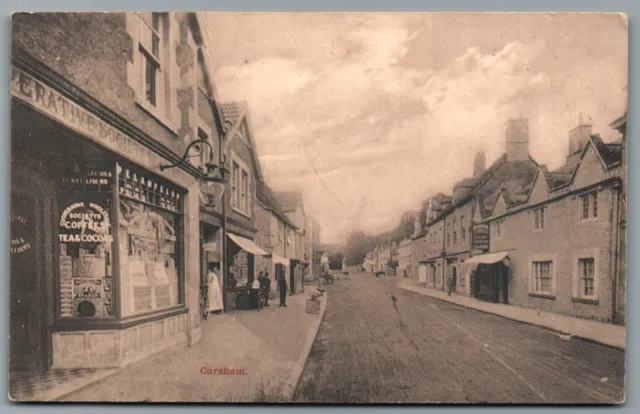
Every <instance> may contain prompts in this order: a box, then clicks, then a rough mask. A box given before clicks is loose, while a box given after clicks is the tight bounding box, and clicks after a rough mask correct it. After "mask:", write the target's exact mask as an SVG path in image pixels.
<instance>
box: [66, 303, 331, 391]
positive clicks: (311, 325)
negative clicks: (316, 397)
mask: <svg viewBox="0 0 640 414" xmlns="http://www.w3.org/2000/svg"><path fill="white" fill-rule="evenodd" d="M308 298H309V294H308V293H307V292H305V293H303V294H300V295H296V296H289V297H288V298H287V305H288V307H287V308H280V307H278V302H277V301H276V302H273V304H271V306H269V307H268V308H264V309H263V310H262V311H260V312H258V311H255V310H253V311H238V312H232V313H228V314H223V315H212V316H211V317H210V318H209V319H208V320H206V321H203V322H202V323H203V326H202V339H201V340H200V341H199V342H198V343H197V344H196V345H194V346H192V347H181V348H177V349H172V350H170V351H168V352H166V353H163V354H159V355H157V356H153V357H150V358H147V359H145V360H143V361H140V362H137V363H135V364H132V365H130V366H128V367H125V368H124V369H122V370H121V371H120V372H118V373H116V374H115V375H112V376H110V377H109V378H107V379H104V380H102V381H99V382H97V383H95V384H92V385H90V386H88V387H85V388H83V389H81V390H78V391H76V392H74V393H71V394H69V395H67V396H66V397H63V398H61V399H59V401H96V402H106V401H110V402H286V401H289V400H290V398H291V395H292V394H293V391H294V390H295V387H296V385H297V382H298V380H299V378H300V375H301V373H302V369H303V368H304V364H305V362H306V359H307V357H308V355H309V352H310V350H311V346H312V344H313V341H314V339H315V336H316V334H317V332H318V329H319V327H320V322H321V321H322V316H323V314H324V310H325V307H326V301H327V297H326V295H325V296H324V297H322V298H321V299H320V300H321V308H320V314H319V315H314V314H307V313H306V312H305V307H306V301H307V299H308ZM214 369H215V370H216V373H215V374H214V373H213V370H214ZM225 369H226V370H227V372H230V371H231V370H235V371H236V372H237V371H238V370H244V373H243V374H241V375H237V374H236V375H228V374H223V375H220V374H219V373H218V372H219V371H218V370H220V371H222V372H225V371H224V370H225Z"/></svg>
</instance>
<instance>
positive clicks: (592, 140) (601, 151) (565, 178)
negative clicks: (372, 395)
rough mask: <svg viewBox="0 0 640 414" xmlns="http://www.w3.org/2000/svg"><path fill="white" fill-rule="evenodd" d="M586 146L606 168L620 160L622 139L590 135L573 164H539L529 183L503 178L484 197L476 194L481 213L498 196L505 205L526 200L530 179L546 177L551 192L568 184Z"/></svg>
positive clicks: (571, 180)
mask: <svg viewBox="0 0 640 414" xmlns="http://www.w3.org/2000/svg"><path fill="white" fill-rule="evenodd" d="M589 146H593V148H594V149H595V151H596V154H597V155H598V158H599V159H600V161H601V162H602V165H603V167H604V168H605V169H607V170H608V169H611V168H614V167H616V166H618V165H619V164H620V162H621V160H622V143H621V142H613V143H604V142H603V141H602V139H601V138H600V136H598V135H591V136H590V137H589V140H588V141H587V144H586V145H585V146H584V147H583V149H582V151H581V153H580V159H579V160H578V163H577V164H576V165H575V167H572V166H570V165H568V164H565V165H563V166H562V167H560V168H557V169H556V170H554V171H549V170H548V169H547V167H546V166H544V165H541V166H539V168H538V171H537V173H536V175H535V176H534V179H533V180H532V181H531V182H529V183H528V184H525V183H524V182H523V181H522V180H520V181H518V180H515V181H513V182H505V183H503V184H502V185H501V186H500V188H499V189H498V190H496V191H494V192H493V193H491V194H490V195H488V196H486V197H478V201H479V205H480V207H481V208H482V210H481V214H482V216H483V217H484V216H488V215H490V214H491V213H492V210H493V208H494V207H495V203H496V202H497V199H498V197H500V196H502V198H503V200H504V201H505V203H506V204H507V208H510V207H513V206H515V205H517V204H521V203H524V202H526V201H527V200H528V199H529V196H530V195H531V191H533V183H534V182H535V180H536V179H538V178H543V179H544V180H545V182H546V184H547V188H548V191H549V192H554V191H556V190H558V189H561V188H563V187H566V186H568V185H570V184H571V183H572V182H573V180H574V178H575V176H576V173H577V171H578V169H579V168H580V164H581V163H582V160H583V159H584V156H585V154H586V152H587V151H588V148H589ZM519 184H520V185H519Z"/></svg>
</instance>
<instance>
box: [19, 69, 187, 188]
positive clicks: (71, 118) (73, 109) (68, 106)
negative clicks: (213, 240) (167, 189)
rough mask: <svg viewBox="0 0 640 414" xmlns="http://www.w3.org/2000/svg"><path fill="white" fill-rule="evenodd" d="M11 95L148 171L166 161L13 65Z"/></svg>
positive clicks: (173, 172)
mask: <svg viewBox="0 0 640 414" xmlns="http://www.w3.org/2000/svg"><path fill="white" fill-rule="evenodd" d="M11 95H12V96H14V97H15V98H17V99H20V100H21V101H23V102H26V103H28V104H29V105H31V106H32V107H34V108H35V109H37V110H38V111H40V112H42V113H44V114H46V115H48V116H50V117H51V118H53V119H55V120H56V121H58V122H60V123H62V124H64V125H66V126H68V127H69V128H72V129H73V130H75V131H77V132H79V133H81V134H83V135H85V136H87V137H89V138H91V139H92V140H93V141H95V142H97V143H99V144H101V145H103V146H105V147H107V148H109V149H110V150H112V151H114V152H116V153H118V154H120V155H122V156H124V157H126V158H128V159H131V160H133V161H135V162H136V163H139V164H141V165H144V166H145V167H147V168H149V169H151V170H154V171H155V170H157V169H158V166H159V165H162V164H166V160H164V159H163V157H161V156H160V155H159V154H157V153H155V152H153V151H151V150H150V149H149V148H147V147H145V146H143V145H141V144H139V143H138V142H136V141H134V140H133V139H132V138H130V137H129V136H127V135H125V134H123V133H122V132H120V131H119V130H118V129H116V128H115V127H113V126H111V125H110V124H108V123H106V122H105V121H103V120H102V119H100V118H99V117H98V116H96V115H94V114H92V113H90V112H89V111H87V110H86V109H84V108H82V107H81V106H80V105H78V104H76V103H75V102H73V101H71V100H70V99H68V98H67V97H65V96H63V95H62V94H61V93H59V92H57V91H55V90H54V89H52V88H51V87H49V86H47V85H45V84H44V83H42V82H40V81H38V80H36V79H34V78H33V77H32V76H31V75H29V74H27V73H25V72H24V71H22V70H20V69H18V68H16V67H15V66H12V67H11ZM162 174H163V175H165V176H167V177H170V178H172V179H173V180H175V181H176V182H178V183H180V184H182V185H185V186H186V185H188V183H190V182H191V181H192V180H193V177H191V176H190V175H189V174H187V173H186V172H184V171H182V170H180V169H178V168H174V169H170V170H167V171H165V172H163V173H162Z"/></svg>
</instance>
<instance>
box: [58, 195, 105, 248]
mask: <svg viewBox="0 0 640 414" xmlns="http://www.w3.org/2000/svg"><path fill="white" fill-rule="evenodd" d="M109 227H110V224H109V213H107V211H106V210H105V209H104V208H102V207H101V206H99V205H98V204H96V203H91V202H89V203H87V202H84V201H80V202H78V203H74V204H71V205H70V206H69V207H67V208H66V209H65V210H64V211H63V212H62V215H61V216H60V228H61V229H64V230H62V232H61V233H60V234H59V235H58V237H59V238H60V241H61V242H63V243H111V242H113V236H111V235H110V234H109Z"/></svg>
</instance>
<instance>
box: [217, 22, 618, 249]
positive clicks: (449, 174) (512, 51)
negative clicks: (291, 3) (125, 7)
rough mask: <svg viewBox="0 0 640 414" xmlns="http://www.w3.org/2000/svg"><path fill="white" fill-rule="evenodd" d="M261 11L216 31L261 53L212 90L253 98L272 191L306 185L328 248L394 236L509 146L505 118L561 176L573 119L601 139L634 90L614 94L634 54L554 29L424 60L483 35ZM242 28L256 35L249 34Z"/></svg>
mask: <svg viewBox="0 0 640 414" xmlns="http://www.w3.org/2000/svg"><path fill="white" fill-rule="evenodd" d="M260 16H261V17H260V18H259V19H258V18H257V17H256V16H254V15H251V16H250V17H246V19H250V20H251V21H252V22H253V23H252V24H248V23H246V24H243V23H242V22H243V21H244V20H243V19H245V18H237V17H235V18H234V19H231V20H233V25H230V24H228V25H227V26H225V24H224V22H223V24H221V25H220V26H221V27H229V28H231V27H233V29H229V30H236V31H238V32H237V33H235V32H234V33H235V34H234V36H235V37H240V38H242V36H243V35H245V36H246V38H247V39H249V40H250V41H249V40H247V42H246V47H247V48H248V49H250V50H249V51H248V52H247V54H253V56H252V58H251V59H237V60H236V61H235V62H227V63H226V64H224V65H222V67H220V69H219V70H218V71H217V73H216V76H215V81H216V84H217V86H218V89H219V91H220V95H221V97H222V99H224V100H246V101H248V103H249V107H250V110H251V113H252V121H253V123H254V125H253V129H254V135H255V138H256V145H257V147H258V148H257V149H258V154H259V157H260V161H261V165H262V166H263V169H264V173H265V177H266V178H267V179H268V181H269V185H270V186H272V187H273V188H274V189H277V190H287V189H291V188H298V189H301V190H302V191H303V192H304V194H305V203H306V206H305V208H306V211H307V212H309V213H310V214H311V215H313V216H314V217H315V218H316V219H317V220H318V221H319V222H320V224H321V225H322V226H323V235H324V236H325V237H326V240H327V241H338V240H340V239H341V238H343V237H344V236H346V234H347V233H348V231H350V230H352V229H356V228H359V227H361V228H363V229H364V230H368V231H382V230H387V229H389V228H390V227H392V226H394V225H395V224H397V221H398V217H399V215H400V214H401V213H402V212H403V211H406V210H408V209H413V208H417V206H418V205H419V204H420V202H421V201H422V200H423V199H424V198H425V197H427V196H428V195H430V194H433V193H435V192H437V191H445V192H447V191H449V190H450V188H451V185H452V184H453V183H454V182H455V181H456V180H458V179H460V178H463V177H465V176H468V175H469V174H470V173H471V166H472V160H473V156H474V154H475V152H476V151H477V150H479V149H483V150H484V151H485V152H486V154H487V158H488V161H489V162H491V161H492V160H493V159H495V158H497V157H498V156H499V155H500V154H501V153H502V152H503V151H504V146H503V142H504V123H505V121H506V119H508V118H510V117H519V116H524V117H527V118H529V120H530V130H531V137H530V146H531V152H532V154H533V155H534V157H536V158H537V159H538V161H540V162H541V163H546V164H548V165H549V166H551V167H553V166H554V165H559V164H560V163H561V162H562V161H563V157H564V153H565V152H566V151H565V146H566V139H567V138H566V137H567V135H568V130H569V129H570V128H571V127H573V126H575V122H577V114H578V112H583V113H585V114H587V115H589V116H592V117H593V119H594V127H595V128H594V129H595V130H596V131H605V130H607V128H608V127H607V123H608V122H609V121H610V120H612V119H614V118H615V117H616V116H618V115H619V114H620V113H621V112H622V111H623V110H624V109H625V106H626V91H623V90H622V87H621V86H620V88H618V89H615V87H614V88H612V85H615V86H616V87H617V86H618V85H626V76H627V73H626V68H623V67H621V64H620V62H622V61H623V60H622V58H624V59H626V52H625V51H624V49H622V48H618V49H620V50H622V52H619V53H618V52H617V53H618V54H614V53H613V52H612V46H611V41H610V40H609V41H608V43H607V42H603V43H602V46H599V44H598V39H597V38H589V39H587V38H586V37H585V36H587V35H585V34H584V33H583V32H579V34H580V36H582V37H585V39H584V42H585V43H584V44H585V45H588V46H584V49H585V50H581V49H578V50H576V47H575V44H574V43H575V42H579V41H581V37H580V36H578V35H576V37H575V39H574V43H571V42H569V41H565V42H563V43H562V42H556V43H554V42H553V40H554V39H553V36H551V34H548V33H547V32H549V33H552V32H553V31H551V30H548V28H547V30H546V31H545V32H541V34H540V35H539V36H530V38H520V39H515V38H513V39H507V40H505V39H503V38H502V37H500V36H496V38H498V40H493V41H492V47H490V48H488V47H487V45H486V44H482V46H470V47H467V48H466V49H462V50H461V51H460V53H459V54H458V55H453V56H451V58H450V59H449V60H447V61H446V62H440V61H438V62H430V57H432V56H438V57H439V56H446V55H447V53H446V51H447V48H448V47H449V46H452V45H453V46H455V45H456V42H457V39H474V36H475V37H477V38H478V40H482V39H483V37H482V36H485V35H484V34H481V33H488V32H486V30H488V28H486V27H485V28H484V29H485V31H480V30H479V29H478V28H472V29H468V28H466V25H458V26H452V27H453V29H450V31H449V32H446V29H440V30H439V32H438V36H440V37H439V38H440V39H442V38H443V37H446V36H449V37H448V42H449V43H447V42H441V43H442V44H441V45H438V44H436V43H434V42H432V41H431V40H430V36H431V35H432V33H431V32H430V30H435V29H432V28H433V27H435V26H436V25H437V24H439V23H438V21H437V20H434V19H430V18H427V17H425V18H416V17H415V16H406V15H383V14H377V15H362V14H359V15H350V14H320V15H312V16H309V15H305V14H303V15H295V14H293V15H289V14H284V15H280V14H278V15H275V16H274V17H273V18H266V17H264V15H260ZM270 16H271V15H270ZM265 19H266V20H265ZM270 19H271V20H270ZM541 19H542V17H541ZM547 20H548V19H547ZM547 20H544V22H547ZM541 21H542V20H541ZM427 23H428V24H427ZM520 24H522V23H520ZM528 24H529V25H533V24H534V23H528ZM541 24H542V23H541ZM545 24H550V23H548V22H547V23H545ZM554 24H556V23H554ZM245 26H246V27H248V28H253V29H251V30H249V29H246V34H245V32H242V31H241V30H243V29H242V28H243V27H245ZM263 26H264V27H267V26H268V27H270V28H271V30H269V31H266V30H258V29H260V28H261V27H263ZM560 26H561V27H563V28H564V29H563V30H565V29H566V27H564V26H563V25H560ZM527 27H528V26H527ZM494 29H495V30H504V29H503V28H502V27H494ZM473 30H476V31H473ZM566 30H568V29H566ZM458 32H464V33H458ZM489 32H491V31H490V30H489ZM515 33H517V31H515ZM536 33H537V32H536ZM585 33H586V32H585ZM214 34H215V33H214ZM224 35H225V34H224V33H222V34H221V35H220V36H224ZM487 36H488V35H487ZM492 36H493V35H492ZM542 36H548V37H547V38H542ZM235 37H234V38H235ZM572 39H573V38H572ZM236 41H237V40H236ZM238 42H239V41H238ZM421 44H426V45H430V46H429V47H430V48H431V49H429V50H432V51H433V50H435V51H437V52H438V53H433V54H425V55H424V56H423V57H422V58H421V59H422V60H420V61H419V62H420V64H416V59H415V54H412V55H411V56H412V57H411V59H412V62H413V63H412V64H411V65H410V66H409V65H405V61H406V60H407V57H408V56H409V54H410V52H412V48H414V49H415V48H417V47H418V46H420V45H421ZM478 44H479V45H480V44H481V43H478ZM243 45H245V43H238V46H237V47H242V46H243ZM588 48H592V49H593V50H591V49H589V50H587V49H588ZM618 49H616V50H618ZM605 54H606V56H607V57H608V59H602V58H600V56H604V55H605ZM614 57H615V59H614ZM616 59H617V60H616ZM213 60H216V59H215V58H214V59H213ZM624 63H625V64H626V61H624Z"/></svg>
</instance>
